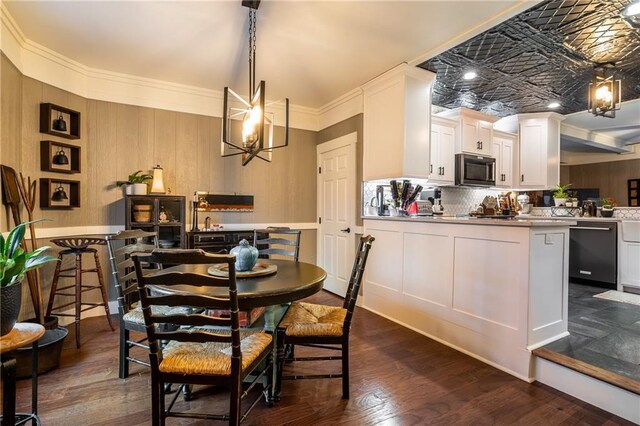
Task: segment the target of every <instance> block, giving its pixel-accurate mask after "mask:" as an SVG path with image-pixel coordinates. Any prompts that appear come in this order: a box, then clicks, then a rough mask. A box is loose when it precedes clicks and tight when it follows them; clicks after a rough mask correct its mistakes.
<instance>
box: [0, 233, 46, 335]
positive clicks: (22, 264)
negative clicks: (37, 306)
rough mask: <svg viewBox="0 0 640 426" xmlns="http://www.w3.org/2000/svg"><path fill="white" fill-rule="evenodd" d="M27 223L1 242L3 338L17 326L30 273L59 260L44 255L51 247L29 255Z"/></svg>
mask: <svg viewBox="0 0 640 426" xmlns="http://www.w3.org/2000/svg"><path fill="white" fill-rule="evenodd" d="M31 223H33V222H24V223H21V224H19V225H18V226H16V227H15V228H13V229H12V230H11V231H10V232H9V235H8V236H7V239H6V240H5V239H4V238H0V291H1V293H0V296H1V297H0V299H1V303H2V309H1V319H0V335H2V336H4V335H5V334H8V333H9V332H10V331H11V330H12V329H13V326H14V325H15V323H16V321H17V319H18V315H19V314H20V306H21V303H22V287H21V286H22V282H23V281H24V278H25V274H26V273H27V272H28V271H31V270H35V269H37V268H40V267H41V266H42V265H44V264H45V263H48V262H52V261H55V260H56V258H55V257H52V256H48V255H46V254H44V253H45V252H46V251H47V250H49V247H48V246H44V247H40V248H38V249H35V250H33V251H30V252H29V251H26V250H25V249H24V248H23V247H26V244H25V243H24V236H25V233H26V229H27V225H30V224H31Z"/></svg>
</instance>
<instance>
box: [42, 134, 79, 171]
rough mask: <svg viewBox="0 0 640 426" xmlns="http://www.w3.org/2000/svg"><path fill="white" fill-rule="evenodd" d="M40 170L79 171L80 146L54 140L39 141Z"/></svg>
mask: <svg viewBox="0 0 640 426" xmlns="http://www.w3.org/2000/svg"><path fill="white" fill-rule="evenodd" d="M40 170H42V171H43V172H53V173H69V174H72V173H80V147H79V146H75V145H70V144H66V143H62V142H55V141H40Z"/></svg>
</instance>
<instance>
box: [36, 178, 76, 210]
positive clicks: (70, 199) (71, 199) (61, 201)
mask: <svg viewBox="0 0 640 426" xmlns="http://www.w3.org/2000/svg"><path fill="white" fill-rule="evenodd" d="M75 207H80V182H79V181H77V180H67V179H49V178H40V208H41V209H48V210H66V209H72V208H75Z"/></svg>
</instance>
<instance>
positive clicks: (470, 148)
mask: <svg viewBox="0 0 640 426" xmlns="http://www.w3.org/2000/svg"><path fill="white" fill-rule="evenodd" d="M436 117H438V118H443V119H448V120H452V121H454V122H455V124H456V126H457V129H456V132H455V133H456V137H455V146H454V153H455V154H462V153H464V154H473V155H479V156H483V157H492V156H493V155H494V154H495V153H494V152H493V149H492V146H491V139H492V138H493V123H495V122H496V121H497V120H498V117H494V116H491V115H487V114H484V113H481V112H478V111H474V110H471V109H468V108H456V109H452V110H447V111H442V112H440V113H438V114H436Z"/></svg>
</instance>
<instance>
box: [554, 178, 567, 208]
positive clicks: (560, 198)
mask: <svg viewBox="0 0 640 426" xmlns="http://www.w3.org/2000/svg"><path fill="white" fill-rule="evenodd" d="M570 186H571V184H570V183H569V184H566V185H560V184H558V185H556V189H555V191H553V202H554V203H555V205H556V207H559V206H564V205H566V204H567V198H570V196H569V193H568V192H567V189H568V188H569V187H570Z"/></svg>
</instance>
